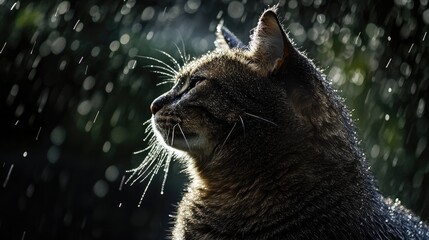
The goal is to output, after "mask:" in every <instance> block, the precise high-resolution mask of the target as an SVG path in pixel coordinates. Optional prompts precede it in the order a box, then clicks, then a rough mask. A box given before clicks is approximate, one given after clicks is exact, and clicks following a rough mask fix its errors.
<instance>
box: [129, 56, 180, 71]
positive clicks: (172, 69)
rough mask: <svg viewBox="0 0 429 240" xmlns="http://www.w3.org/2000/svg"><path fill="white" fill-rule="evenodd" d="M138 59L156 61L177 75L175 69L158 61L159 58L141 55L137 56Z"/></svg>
mask: <svg viewBox="0 0 429 240" xmlns="http://www.w3.org/2000/svg"><path fill="white" fill-rule="evenodd" d="M136 57H140V58H146V59H149V60H152V61H155V62H157V63H160V64H162V65H164V66H165V67H166V68H168V69H170V71H171V72H173V73H177V71H176V70H175V69H174V68H173V67H171V66H170V65H168V64H167V63H165V62H163V61H161V60H159V59H157V58H153V57H148V56H141V55H137V56H136Z"/></svg>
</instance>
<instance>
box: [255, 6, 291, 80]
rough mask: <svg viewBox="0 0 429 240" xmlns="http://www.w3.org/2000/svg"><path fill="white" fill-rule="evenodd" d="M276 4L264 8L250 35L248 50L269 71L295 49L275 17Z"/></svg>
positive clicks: (279, 66) (276, 69)
mask: <svg viewBox="0 0 429 240" xmlns="http://www.w3.org/2000/svg"><path fill="white" fill-rule="evenodd" d="M276 11H277V6H274V7H272V8H269V9H267V10H265V12H264V13H263V14H262V16H261V17H260V18H259V22H258V25H257V26H256V28H255V29H254V32H253V34H252V36H251V37H250V38H251V40H250V43H249V47H250V51H251V53H252V55H253V56H254V57H255V59H258V61H260V62H261V64H263V65H264V66H263V67H264V68H266V69H267V70H268V71H270V72H271V73H275V72H277V71H278V70H279V69H280V68H281V67H282V65H283V64H284V62H285V60H286V59H287V58H289V57H290V56H291V54H292V53H293V52H294V51H296V50H295V48H294V47H293V44H292V42H291V40H290V39H289V38H288V36H287V34H286V33H285V31H284V30H283V27H282V26H281V24H280V22H279V20H278V18H277V14H276Z"/></svg>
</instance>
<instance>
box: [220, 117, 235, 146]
mask: <svg viewBox="0 0 429 240" xmlns="http://www.w3.org/2000/svg"><path fill="white" fill-rule="evenodd" d="M235 126H237V123H234V126H232V128H231V130H230V131H229V133H228V135H227V136H226V138H225V141H223V143H222V146H221V147H220V149H219V152H218V153H220V152H221V151H222V149H223V146H225V143H226V141H228V139H229V137H230V136H231V133H232V131H234V129H235Z"/></svg>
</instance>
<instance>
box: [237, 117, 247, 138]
mask: <svg viewBox="0 0 429 240" xmlns="http://www.w3.org/2000/svg"><path fill="white" fill-rule="evenodd" d="M238 117H239V118H240V121H241V126H242V127H243V133H244V137H246V128H245V127H244V121H243V118H242V117H241V116H238Z"/></svg>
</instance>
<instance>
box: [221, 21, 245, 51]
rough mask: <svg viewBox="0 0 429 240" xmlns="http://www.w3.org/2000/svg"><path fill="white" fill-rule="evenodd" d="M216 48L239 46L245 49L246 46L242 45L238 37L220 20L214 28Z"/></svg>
mask: <svg viewBox="0 0 429 240" xmlns="http://www.w3.org/2000/svg"><path fill="white" fill-rule="evenodd" d="M214 44H215V46H216V48H217V49H222V50H228V49H231V48H241V49H246V48H247V46H246V45H244V44H243V43H242V42H241V41H240V39H238V38H237V37H236V36H235V35H234V33H232V32H231V31H229V29H228V28H226V27H225V26H223V21H221V22H220V23H219V24H218V25H217V28H216V40H215V42H214Z"/></svg>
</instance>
